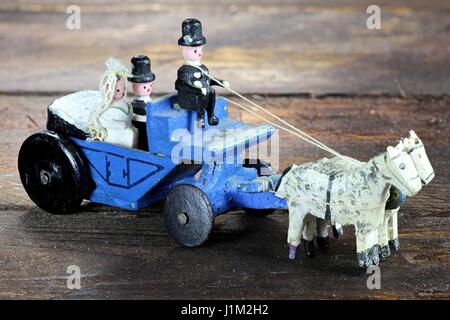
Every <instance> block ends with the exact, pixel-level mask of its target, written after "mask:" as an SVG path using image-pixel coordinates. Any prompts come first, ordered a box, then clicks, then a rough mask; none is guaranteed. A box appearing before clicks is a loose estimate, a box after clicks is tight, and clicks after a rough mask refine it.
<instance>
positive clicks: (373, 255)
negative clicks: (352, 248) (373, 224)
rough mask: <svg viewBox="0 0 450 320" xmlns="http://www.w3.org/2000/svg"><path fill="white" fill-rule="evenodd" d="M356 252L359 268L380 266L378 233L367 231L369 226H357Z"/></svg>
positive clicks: (371, 230)
mask: <svg viewBox="0 0 450 320" xmlns="http://www.w3.org/2000/svg"><path fill="white" fill-rule="evenodd" d="M355 233H356V252H357V258H358V264H359V266H360V267H361V268H362V267H365V268H368V267H370V266H371V265H378V263H379V255H378V232H377V230H373V229H367V226H364V227H363V226H361V227H359V226H358V225H356V226H355Z"/></svg>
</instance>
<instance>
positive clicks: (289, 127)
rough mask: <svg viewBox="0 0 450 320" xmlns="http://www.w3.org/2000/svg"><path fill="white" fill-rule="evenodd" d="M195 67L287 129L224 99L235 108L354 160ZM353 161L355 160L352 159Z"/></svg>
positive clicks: (337, 154) (342, 157)
mask: <svg viewBox="0 0 450 320" xmlns="http://www.w3.org/2000/svg"><path fill="white" fill-rule="evenodd" d="M193 67H195V68H197V69H198V70H200V71H201V72H202V73H203V74H204V75H206V76H207V77H208V78H209V79H211V80H213V81H215V82H216V83H218V84H219V85H220V86H221V87H222V88H224V89H225V90H227V91H229V92H231V93H232V94H233V95H235V96H237V97H239V98H241V99H242V100H244V101H246V102H248V103H250V104H251V105H252V106H254V107H256V108H257V109H259V110H261V111H263V112H265V113H266V114H268V115H269V116H271V117H273V118H275V119H276V120H278V121H280V122H281V123H283V124H284V125H285V126H287V127H285V126H282V125H279V124H276V123H274V122H273V121H271V120H269V119H267V118H265V117H263V116H262V115H260V114H258V113H257V112H255V111H253V110H251V109H250V108H249V107H245V106H243V105H241V104H240V103H237V102H235V101H232V100H230V99H227V98H224V99H225V100H226V101H228V102H230V103H232V104H234V105H235V106H237V107H239V108H241V109H243V110H245V111H247V112H249V113H251V114H253V115H254V116H256V117H257V118H259V119H261V120H263V121H265V122H267V123H269V124H270V125H272V126H274V127H276V128H278V129H280V130H283V131H286V132H288V133H290V134H292V135H294V136H296V137H298V138H300V139H302V140H304V141H306V142H308V143H310V144H312V145H314V146H316V147H317V148H319V149H322V150H324V151H327V152H329V153H331V154H333V155H334V156H336V157H339V158H341V159H343V160H349V159H352V158H349V157H347V156H344V155H341V154H340V153H339V152H337V151H336V150H334V149H332V148H330V147H328V146H327V145H325V144H324V143H322V142H320V141H319V140H317V139H315V138H313V137H312V136H310V135H309V134H307V133H306V132H304V131H302V130H300V129H299V128H297V127H295V126H293V125H291V124H290V123H288V122H287V121H286V120H284V119H282V118H280V117H278V116H277V115H276V114H274V113H272V112H270V111H269V110H267V109H266V108H264V107H262V106H260V105H258V104H257V103H255V102H253V101H251V100H250V99H248V98H246V97H244V96H243V95H241V94H240V93H239V92H237V91H235V90H233V89H231V88H229V87H226V86H224V85H223V84H222V82H221V81H219V80H218V79H216V78H214V77H213V76H210V75H209V74H208V73H206V72H205V71H204V70H203V69H201V68H199V67H197V66H193ZM352 160H353V159H352Z"/></svg>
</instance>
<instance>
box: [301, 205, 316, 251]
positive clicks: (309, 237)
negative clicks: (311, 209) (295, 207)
mask: <svg viewBox="0 0 450 320" xmlns="http://www.w3.org/2000/svg"><path fill="white" fill-rule="evenodd" d="M316 232H317V218H316V217H315V216H313V215H311V214H307V215H306V216H305V219H304V225H303V232H302V233H303V239H302V242H303V247H304V248H305V254H306V256H307V257H309V258H313V257H314V256H315V255H316V247H315V245H314V238H315V237H316Z"/></svg>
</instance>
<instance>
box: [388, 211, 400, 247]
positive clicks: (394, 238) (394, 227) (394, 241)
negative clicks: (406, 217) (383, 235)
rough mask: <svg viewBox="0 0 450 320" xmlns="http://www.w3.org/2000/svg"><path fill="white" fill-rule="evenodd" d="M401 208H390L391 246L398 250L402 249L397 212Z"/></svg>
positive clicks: (389, 228)
mask: <svg viewBox="0 0 450 320" xmlns="http://www.w3.org/2000/svg"><path fill="white" fill-rule="evenodd" d="M399 209H400V207H398V208H397V209H393V210H389V211H391V213H390V219H389V224H388V230H389V231H388V233H389V247H391V249H393V250H396V251H397V250H399V249H400V240H399V239H398V224H397V214H398V210H399Z"/></svg>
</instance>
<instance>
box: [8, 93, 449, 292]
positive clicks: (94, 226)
mask: <svg viewBox="0 0 450 320" xmlns="http://www.w3.org/2000/svg"><path fill="white" fill-rule="evenodd" d="M54 98H55V96H29V97H21V96H0V116H1V119H2V121H0V152H1V154H2V156H1V157H0V177H1V179H0V190H1V192H0V243H1V246H0V298H62V299H74V298H81V299H91V298H133V299H143V298H151V299H154V298H167V299H174V298H189V299H207V298H218V299H229V298H235V299H241V298H248V299H249V298H255V299H257V298H273V299H281V298H285V299H311V298H332V299H334V298H340V299H342V298H351V299H355V298H356V299H360V298H375V299H385V298H391V299H429V298H438V299H449V298H450V293H449V292H450V290H449V289H450V288H449V284H450V281H449V280H450V279H449V271H450V268H449V266H450V251H449V248H450V247H449V242H448V239H449V238H450V227H449V226H450V216H449V213H450V210H449V205H448V193H449V187H450V179H449V178H450V175H449V171H448V159H449V156H450V154H449V148H450V141H449V137H450V135H449V133H450V132H449V131H450V129H449V116H450V100H449V99H448V98H445V97H444V98H427V99H412V98H408V99H399V98H382V97H378V98H325V99H300V98H296V97H279V98H273V97H272V98H263V97H261V96H254V97H252V98H253V99H255V100H258V101H259V102H261V104H263V105H265V106H267V107H268V108H269V109H270V110H271V111H272V112H275V113H276V114H278V115H280V116H282V117H284V118H286V119H290V120H291V121H292V122H293V124H295V125H296V126H299V127H301V128H303V129H305V130H306V131H307V132H309V133H311V134H313V135H314V137H316V138H319V139H320V140H321V141H323V142H325V143H326V144H328V145H330V146H332V147H333V148H336V149H337V150H339V151H340V152H342V153H344V154H347V155H350V156H353V157H357V158H359V159H361V160H365V159H368V158H369V157H371V156H372V155H375V154H376V153H378V152H381V151H382V150H383V149H384V148H385V147H386V146H387V145H388V144H393V143H394V142H395V141H396V140H397V139H398V138H399V137H400V136H402V135H405V134H406V133H407V130H408V129H415V130H416V132H417V133H418V135H419V136H420V137H422V139H423V141H424V143H425V145H426V147H427V153H428V156H429V157H430V160H431V162H432V164H433V166H434V169H435V171H436V173H437V175H436V178H435V179H434V180H433V181H432V183H431V184H430V185H429V186H427V187H426V188H424V189H423V190H422V192H420V193H419V194H418V195H417V196H416V197H414V198H411V199H409V200H408V202H407V203H406V204H405V205H404V206H403V207H402V209H401V211H400V217H399V232H400V239H401V251H399V252H397V253H394V254H393V256H392V257H390V258H388V259H387V260H384V261H382V263H381V272H382V282H381V286H382V289H381V290H368V289H367V287H366V279H367V275H365V274H364V272H361V271H358V269H357V268H356V258H355V237H354V235H353V230H352V228H346V229H345V235H344V238H343V239H341V240H339V241H335V240H332V243H331V250H330V252H328V253H327V254H322V253H320V254H318V256H317V257H316V258H315V259H306V258H303V257H300V258H299V259H297V260H296V261H295V262H290V261H288V260H287V244H286V233H287V224H288V219H287V215H286V212H284V211H278V212H276V213H275V214H274V215H272V216H269V217H267V218H258V217H253V216H250V215H246V214H244V213H243V212H234V213H231V214H227V215H224V216H222V217H220V218H218V219H217V220H216V226H215V231H214V233H213V235H212V238H211V239H210V241H208V243H207V244H206V245H205V246H203V247H200V248H196V249H186V248H182V247H180V246H179V245H177V244H176V243H175V242H174V241H173V240H171V239H170V238H169V236H168V235H167V233H166V230H165V227H164V221H163V216H162V213H161V207H158V206H156V207H152V208H149V209H147V210H145V211H144V212H141V213H140V214H138V215H134V214H130V213H128V212H125V211H121V210H116V209H112V208H107V207H102V206H95V205H86V206H84V207H83V209H82V212H80V213H79V214H74V215H68V216H54V215H50V214H47V213H45V212H43V211H42V210H40V209H38V208H36V207H35V206H34V205H33V204H32V203H31V202H30V200H29V199H28V198H27V196H26V194H25V193H24V191H23V189H22V187H21V185H20V182H19V180H18V175H17V169H16V160H17V152H18V149H19V147H20V144H21V142H22V141H23V140H24V139H25V137H26V136H28V135H29V134H31V133H33V132H35V131H37V130H39V129H41V128H44V126H45V116H46V106H47V105H48V103H50V102H51V101H52V100H53V99H54ZM232 116H233V117H235V118H240V119H242V120H244V121H246V122H251V123H256V122H257V121H256V120H255V118H253V117H252V116H250V115H247V114H241V113H240V112H239V111H238V110H235V109H232ZM280 155H281V159H280V167H282V168H283V167H285V166H287V165H288V164H292V163H304V162H306V161H311V160H314V159H318V158H319V157H322V156H325V154H324V153H322V152H321V151H319V150H317V149H315V148H314V147H312V146H308V145H306V144H304V143H303V142H299V141H297V140H296V139H294V138H292V137H290V136H288V135H285V134H284V133H282V134H281V135H280ZM69 265H78V266H80V267H81V271H82V274H83V277H82V281H81V286H82V288H81V290H69V289H67V288H66V277H67V274H66V273H65V272H66V269H67V267H68V266H69Z"/></svg>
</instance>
